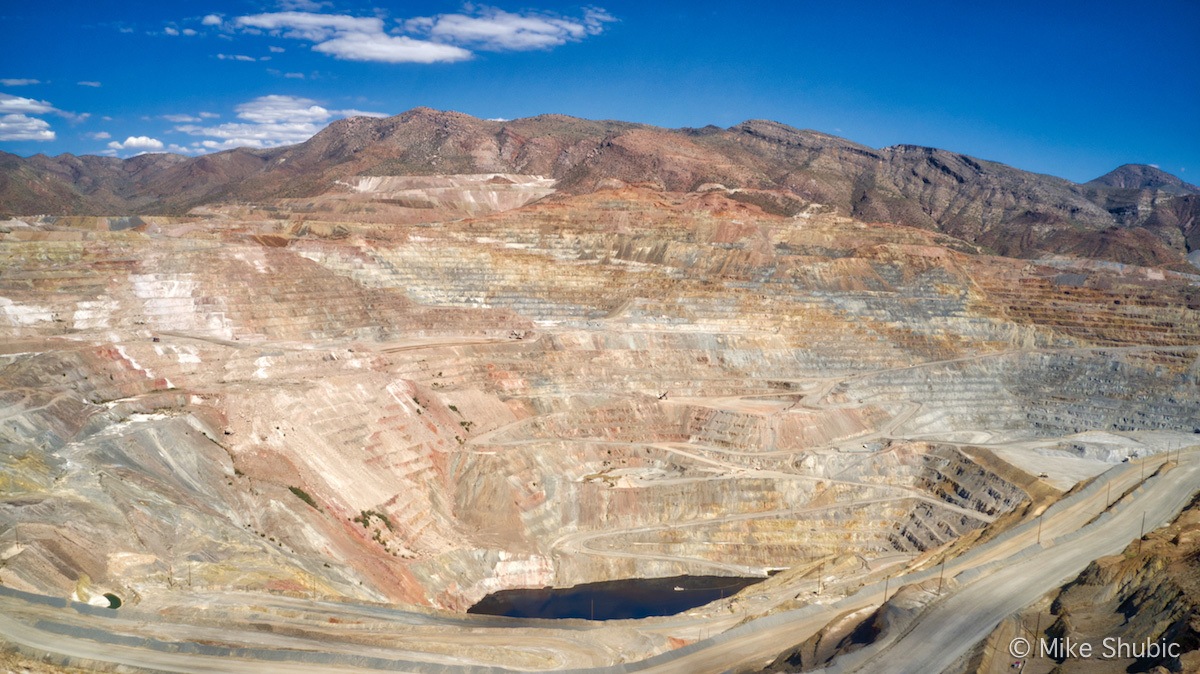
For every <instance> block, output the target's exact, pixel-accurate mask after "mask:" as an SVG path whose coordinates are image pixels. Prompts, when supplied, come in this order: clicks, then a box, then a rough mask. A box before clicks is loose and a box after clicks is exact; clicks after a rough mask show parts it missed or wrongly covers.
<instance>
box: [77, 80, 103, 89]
mask: <svg viewBox="0 0 1200 674" xmlns="http://www.w3.org/2000/svg"><path fill="white" fill-rule="evenodd" d="M75 84H78V85H79V86H81V87H95V88H99V87H100V86H102V85H101V84H100V83H99V82H96V81H95V80H83V81H81V82H76V83H75Z"/></svg>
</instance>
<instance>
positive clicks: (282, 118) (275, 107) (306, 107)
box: [235, 95, 332, 124]
mask: <svg viewBox="0 0 1200 674" xmlns="http://www.w3.org/2000/svg"><path fill="white" fill-rule="evenodd" d="M235 109H236V110H237V113H238V117H239V118H241V119H244V120H246V121H249V122H254V123H255V124H274V123H279V122H323V121H325V120H327V119H329V117H330V116H331V114H332V113H330V112H329V111H328V110H326V109H325V108H323V107H321V106H319V105H317V103H316V101H314V100H312V99H308V98H300V97H298V96H280V95H271V96H260V97H258V98H256V99H254V100H252V101H250V102H248V103H242V104H241V105H239V106H237V108H235Z"/></svg>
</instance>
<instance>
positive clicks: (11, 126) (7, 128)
mask: <svg viewBox="0 0 1200 674" xmlns="http://www.w3.org/2000/svg"><path fill="white" fill-rule="evenodd" d="M54 138H55V135H54V132H53V131H51V130H50V124H49V123H47V122H46V120H44V119H38V118H37V117H29V116H27V115H15V114H14V115H3V116H0V140H54Z"/></svg>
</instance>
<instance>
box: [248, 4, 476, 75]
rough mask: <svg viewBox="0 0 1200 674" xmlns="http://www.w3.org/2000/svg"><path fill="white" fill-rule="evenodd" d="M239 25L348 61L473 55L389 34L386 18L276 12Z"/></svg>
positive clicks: (416, 60) (404, 60) (440, 59)
mask: <svg viewBox="0 0 1200 674" xmlns="http://www.w3.org/2000/svg"><path fill="white" fill-rule="evenodd" d="M236 24H237V25H238V27H240V28H242V29H248V30H251V31H265V32H267V33H269V34H271V35H277V36H280V37H285V38H289V39H294V40H305V41H308V42H313V43H315V44H314V45H313V51H317V52H320V53H322V54H328V55H330V56H333V57H335V58H339V59H343V60H347V61H376V62H382V63H448V62H453V61H463V60H466V59H469V58H471V52H469V51H467V50H466V49H463V48H461V47H456V46H453V45H449V44H441V43H437V42H432V41H429V40H418V39H414V38H411V37H408V36H404V35H400V36H397V35H389V34H388V33H386V32H385V31H384V23H383V19H380V18H378V17H355V16H348V15H345V14H318V13H314V12H298V11H290V12H273V13H269V14H255V15H252V16H241V17H238V18H237V20H236Z"/></svg>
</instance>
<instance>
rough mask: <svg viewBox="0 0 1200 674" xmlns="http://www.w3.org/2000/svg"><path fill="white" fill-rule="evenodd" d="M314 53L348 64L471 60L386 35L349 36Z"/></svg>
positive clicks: (446, 48)
mask: <svg viewBox="0 0 1200 674" xmlns="http://www.w3.org/2000/svg"><path fill="white" fill-rule="evenodd" d="M313 51H319V52H321V53H323V54H329V55H330V56H335V57H337V58H339V59H342V60H345V61H376V62H381V63H450V62H454V61H463V60H466V59H468V58H470V57H471V52H469V51H467V50H466V49H463V48H461V47H455V46H453V45H448V44H438V43H436V42H427V41H425V40H414V39H413V38H411V37H405V36H400V37H395V36H392V35H385V34H383V33H346V34H345V35H340V36H338V37H335V38H333V39H331V40H326V41H325V42H322V43H320V44H318V45H316V46H315V47H313Z"/></svg>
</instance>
